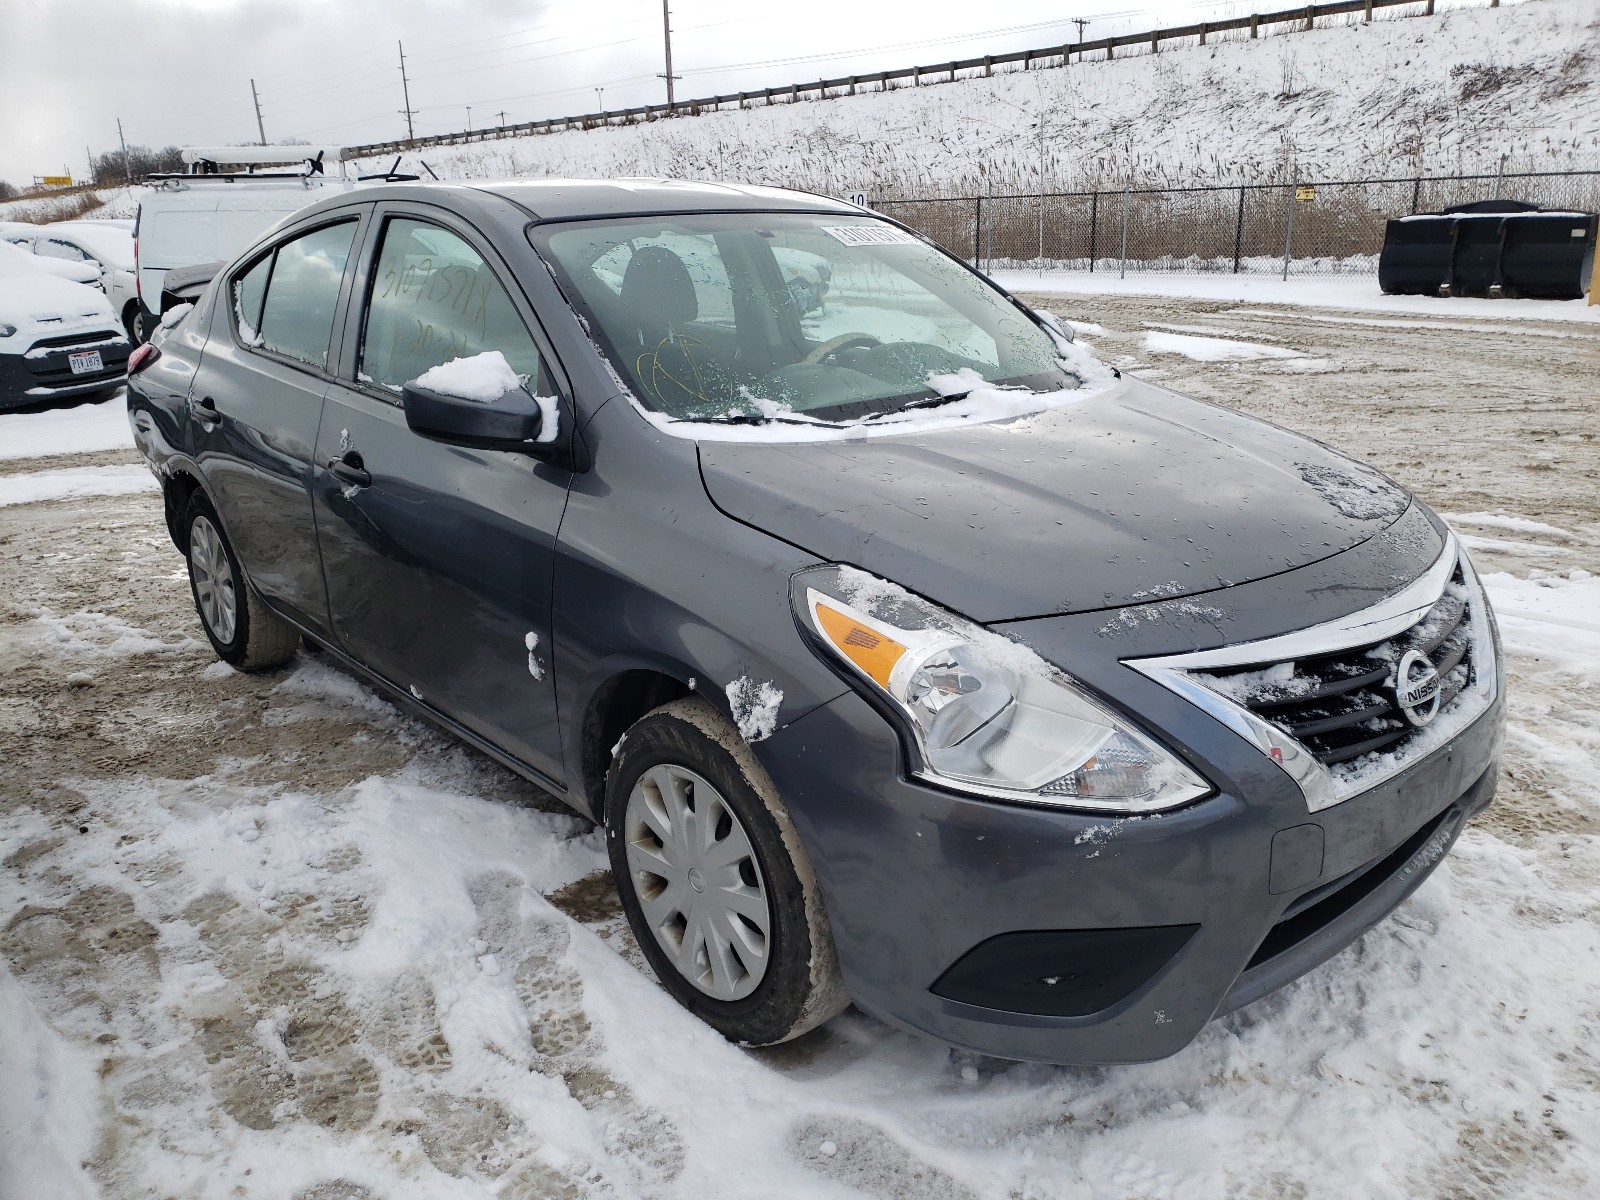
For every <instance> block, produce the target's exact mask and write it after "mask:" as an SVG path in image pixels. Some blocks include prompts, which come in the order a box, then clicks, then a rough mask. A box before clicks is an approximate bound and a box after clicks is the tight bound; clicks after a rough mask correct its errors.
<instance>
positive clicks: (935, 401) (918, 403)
mask: <svg viewBox="0 0 1600 1200" xmlns="http://www.w3.org/2000/svg"><path fill="white" fill-rule="evenodd" d="M970 395H972V392H971V391H970V390H969V391H965V392H952V393H950V394H949V395H948V396H923V397H921V398H919V399H916V400H907V401H906V402H905V403H904V404H902V405H901V406H900V407H899V408H888V409H885V410H884V411H883V412H875V413H868V414H867V415H866V416H864V417H862V418H861V419H862V420H863V421H877V420H879V419H881V418H883V417H892V416H894V415H896V414H897V413H903V412H910V411H911V410H912V409H914V408H938V407H939V406H940V405H944V404H954V403H955V402H956V401H957V400H965V399H966V398H967V397H968V396H970Z"/></svg>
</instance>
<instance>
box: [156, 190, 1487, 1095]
mask: <svg viewBox="0 0 1600 1200" xmlns="http://www.w3.org/2000/svg"><path fill="white" fill-rule="evenodd" d="M132 371H133V377H132V382H131V384H130V394H129V410H130V419H131V421H132V424H133V428H134V433H135V436H136V438H137V441H138V444H139V447H140V448H141V450H142V451H143V452H144V454H145V455H146V456H147V457H148V458H149V460H150V462H151V463H152V465H153V466H154V468H155V471H156V473H157V475H158V476H159V477H160V479H161V482H162V488H163V492H164V495H165V503H166V516H167V522H168V525H169V527H170V529H171V533H172V538H173V541H174V542H175V543H176V544H177V546H178V549H179V550H181V551H182V552H183V553H184V554H185V555H186V556H187V558H188V563H189V575H190V579H191V581H192V584H193V593H194V600H195V606H196V608H197V609H198V611H199V616H200V619H201V622H202V624H203V626H204V629H205V632H206V635H207V636H208V637H209V639H210V641H211V643H212V645H213V646H214V647H215V649H216V652H217V653H218V655H220V656H221V658H222V659H224V660H225V661H227V662H229V663H232V664H234V665H235V666H237V667H239V668H240V669H243V670H267V669H270V668H273V667H277V666H279V665H280V664H282V663H284V662H285V661H286V660H288V659H289V658H290V657H291V656H292V655H293V654H294V653H295V650H296V647H297V646H298V644H299V643H300V640H301V639H302V638H306V639H309V640H310V641H311V642H313V643H315V644H316V645H317V646H319V647H321V648H322V650H323V651H324V652H325V653H326V654H327V655H329V656H331V657H332V658H334V659H336V660H338V661H339V662H340V663H342V664H343V665H344V666H345V667H347V668H348V669H349V670H350V671H352V672H354V673H355V674H357V675H359V676H360V677H362V678H364V679H366V680H368V681H369V682H370V683H371V684H372V685H373V686H374V687H376V688H379V689H381V690H382V691H383V692H385V693H387V694H388V695H390V696H392V697H393V698H394V699H395V700H396V701H397V702H398V703H399V704H401V705H403V706H405V707H406V708H407V709H409V710H411V711H414V712H417V713H420V714H422V715H425V716H426V717H428V718H430V719H431V720H433V721H435V722H437V723H438V724H440V725H442V726H443V727H445V728H446V729H448V730H450V731H452V732H454V733H455V734H456V735H458V736H459V737H460V738H462V739H463V740H465V741H467V742H469V743H470V744H472V745H474V746H476V747H478V748H479V749H481V750H483V751H484V752H485V753H487V754H489V755H492V756H493V757H494V758H496V759H498V760H499V761H501V762H502V763H504V764H505V765H506V766H508V767H509V768H511V769H512V770H514V771H516V772H518V773H520V774H522V775H524V776H526V777H527V778H529V779H531V780H533V781H535V782H536V783H538V784H539V785H541V786H542V787H544V788H547V789H549V790H550V791H551V792H552V793H554V794H555V795H557V796H560V797H562V798H564V799H565V801H566V802H567V803H568V804H570V805H571V806H572V807H573V808H574V809H576V810H578V811H579V812H580V813H583V814H584V815H586V816H588V817H590V818H592V819H593V820H595V821H596V822H599V823H600V824H601V825H602V826H603V827H604V829H605V833H606V839H607V842H608V845H609V847H610V858H611V865H612V868H613V873H614V875H615V879H616V884H617V888H618V891H619V892H620V894H621V898H622V903H623V906H624V908H625V910H626V912H627V916H628V920H629V922H630V923H631V925H632V928H633V931H634V933H635V934H636V935H637V937H638V940H639V944H640V945H641V946H642V947H643V950H644V954H645V956H646V958H647V959H648V960H649V962H650V965H651V966H652V968H653V969H654V971H655V972H656V974H657V975H658V976H659V977H660V979H661V982H662V984H663V985H664V986H665V988H666V990H667V991H668V992H670V993H671V994H672V995H673V996H674V997H675V998H677V999H678V1000H679V1001H680V1002H681V1003H682V1004H684V1005H685V1006H686V1007H688V1008H689V1009H690V1010H692V1011H693V1012H695V1013H696V1014H698V1015H699V1016H700V1017H701V1018H702V1019H704V1020H705V1021H706V1022H707V1023H709V1024H710V1025H712V1026H714V1027H715V1028H716V1029H718V1030H720V1031H721V1032H722V1033H724V1034H725V1035H726V1036H728V1037H730V1038H733V1039H736V1040H738V1041H741V1042H746V1043H752V1044H762V1043H772V1042H779V1041H782V1040H784V1039H787V1038H792V1037H794V1036H796V1035H797V1034H799V1033H801V1032H803V1031H805V1030H807V1029H809V1028H812V1027H813V1026H815V1025H817V1024H818V1023H820V1022H822V1021H825V1020H826V1019H828V1018H829V1017H831V1016H833V1015H834V1014H836V1013H838V1012H839V1011H840V1010H841V1009H843V1008H844V1007H845V1006H846V1005H847V1004H848V1003H851V1002H854V1003H855V1004H856V1005H857V1006H859V1007H860V1008H861V1009H863V1010H864V1011H866V1012H868V1013H871V1014H873V1015H875V1016H877V1017H879V1018H881V1019H882V1020H884V1021H886V1022H889V1023H891V1024H893V1025H896V1026H899V1027H902V1028H905V1029H909V1030H915V1031H919V1032H921V1033H925V1034H929V1035H932V1036H933V1037H936V1038H940V1039H943V1040H944V1041H945V1042H947V1043H950V1044H953V1045H957V1046H961V1047H966V1048H969V1049H972V1050H975V1051H980V1052H982V1053H985V1054H990V1055H996V1056H1000V1057H1005V1058H1016V1059H1034V1060H1041V1061H1047V1062H1056V1063H1114V1062H1131V1061H1139V1060H1147V1059H1154V1058H1159V1057H1161V1056H1163V1055H1169V1054H1172V1053H1174V1052H1175V1051H1177V1050H1179V1049H1181V1048H1182V1047H1183V1046H1184V1045H1185V1044H1187V1043H1188V1042H1189V1041H1190V1039H1192V1038H1193V1037H1194V1036H1195V1034H1196V1033H1197V1032H1198V1031H1199V1030H1200V1029H1201V1027H1202V1026H1204V1025H1205V1023H1206V1022H1207V1021H1209V1020H1210V1019H1211V1018H1212V1017H1214V1016H1216V1015H1217V1014H1219V1013H1224V1012H1228V1011H1230V1010H1233V1009H1237V1008H1239V1007H1240V1006H1241V1005H1245V1004H1248V1003H1250V1002H1251V1001H1253V1000H1255V999H1257V998H1259V997H1261V996H1263V995H1265V994H1266V993H1268V992H1270V991H1272V990H1273V989H1275V988H1278V987H1280V986H1281V985H1283V984H1285V983H1287V982H1288V981H1290V980H1292V979H1294V978H1295V977H1297V976H1299V975H1301V974H1302V973H1304V972H1305V971H1307V970H1309V969H1310V968H1312V967H1314V966H1316V965H1317V964H1319V963H1322V962H1324V961H1326V960H1327V959H1329V958H1332V957H1333V956H1334V955H1336V954H1337V953H1338V952H1339V950H1340V949H1342V948H1343V947H1345V946H1347V945H1348V944H1349V943H1350V942H1351V941H1352V940H1354V939H1355V938H1357V937H1358V936H1359V935H1360V934H1361V933H1362V932H1363V931H1364V930H1366V929H1368V928H1369V927H1371V926H1372V925H1373V924H1374V923H1376V922H1378V921H1380V920H1381V919H1382V918H1383V917H1384V916H1385V915H1386V914H1387V913H1389V912H1390V911H1391V910H1393V909H1394V908H1395V906H1396V905H1398V904H1399V903H1400V902H1401V901H1402V900H1403V899H1404V898H1405V897H1406V896H1407V895H1408V894H1410V893H1411V891H1412V890H1413V889H1415V888H1416V887H1417V886H1418V884H1420V883H1421V882H1422V881H1423V879H1425V878H1426V877H1427V876H1428V874H1429V872H1431V871H1432V870H1433V869H1434V868H1435V867H1436V866H1437V864H1438V863H1439V861H1440V859H1441V858H1442V857H1443V856H1444V854H1445V853H1446V852H1447V851H1448V850H1449V849H1450V847H1451V845H1452V843H1453V842H1454V840H1455V838H1456V837H1457V835H1458V834H1459V833H1460V831H1461V829H1462V826H1463V824H1464V823H1465V822H1466V821H1467V820H1468V818H1470V817H1471V816H1472V815H1473V814H1474V813H1475V812H1477V811H1478V810H1479V809H1481V808H1483V806H1485V805H1486V804H1488V803H1489V801H1490V798H1491V796H1492V795H1493V793H1494V789H1495V778H1496V770H1497V765H1498V761H1499V756H1500V750H1501V741H1502V727H1503V722H1504V715H1503V706H1504V701H1503V686H1504V685H1503V681H1502V678H1501V668H1500V665H1499V652H1498V646H1497V634H1496V631H1495V624H1494V618H1493V615H1492V614H1491V612H1490V609H1489V605H1488V602H1487V601H1486V600H1485V597H1484V593H1483V589H1482V587H1481V586H1480V585H1479V582H1478V579H1477V577H1476V576H1475V575H1474V573H1473V568H1472V564H1471V563H1470V562H1469V561H1468V558H1467V555H1466V554H1465V553H1464V552H1463V550H1462V548H1461V546H1460V545H1459V544H1458V543H1457V541H1456V539H1455V538H1453V537H1452V536H1451V534H1450V532H1449V530H1448V529H1447V528H1446V527H1445V526H1444V524H1443V523H1441V522H1440V520H1439V519H1438V517H1437V516H1435V515H1434V514H1433V513H1432V512H1430V511H1429V510H1428V509H1427V507H1426V506H1424V505H1423V504H1421V503H1420V502H1418V501H1417V500H1415V499H1414V498H1412V497H1411V496H1410V495H1408V494H1407V493H1406V492H1405V491H1403V490H1402V489H1401V488H1400V487H1398V486H1396V485H1395V484H1394V483H1392V482H1390V481H1389V480H1388V479H1386V478H1385V477H1383V476H1382V475H1380V474H1378V473H1377V472H1375V471H1373V470H1372V469H1371V468H1369V467H1366V466H1363V465H1360V464H1359V463H1356V462H1353V461H1351V460H1350V459H1348V458H1345V457H1343V456H1341V455H1339V454H1337V453H1335V452H1333V451H1332V450H1329V449H1328V448H1326V447H1324V446H1322V445H1319V444H1318V443H1316V442H1312V441H1309V440H1307V439H1305V438H1303V437H1299V436H1297V435H1295V434H1292V433H1289V432H1287V431H1285V430H1282V429H1279V428H1276V427H1274V426H1272V425H1268V424H1264V423H1262V422H1260V421H1255V420H1250V419H1247V418H1245V417H1242V416H1239V415H1238V414H1236V413H1233V412H1230V411H1227V410H1225V409H1221V408H1216V407H1213V406H1211V405H1207V404H1201V403H1198V402H1196V401H1193V400H1188V399H1185V398H1183V397H1181V396H1177V395H1174V394H1173V393H1171V392H1168V391H1165V390H1163V389H1161V388H1159V387H1156V386H1153V385H1151V384H1147V383H1142V382H1139V381H1137V380H1134V379H1130V378H1126V377H1119V376H1118V374H1117V373H1116V372H1115V371H1112V370H1110V369H1109V368H1107V367H1105V366H1103V365H1102V364H1100V363H1099V362H1097V361H1096V360H1095V359H1094V358H1093V356H1092V355H1090V354H1089V353H1087V352H1086V351H1085V350H1084V349H1083V348H1082V347H1080V346H1079V345H1077V344H1076V343H1074V342H1073V341H1072V340H1071V338H1070V336H1069V335H1068V334H1067V333H1065V332H1064V331H1063V330H1062V329H1061V328H1060V327H1059V326H1058V325H1057V324H1056V323H1055V322H1054V321H1053V320H1052V319H1050V318H1048V317H1046V316H1043V315H1041V314H1038V313H1035V312H1032V311H1030V310H1029V309H1028V308H1026V307H1024V306H1023V305H1021V304H1019V303H1018V302H1017V301H1015V300H1013V299H1012V298H1011V297H1010V296H1008V295H1007V294H1006V293H1005V292H1003V291H1001V290H1000V289H998V288H996V287H995V286H994V285H993V284H991V283H990V282H989V281H988V280H986V279H985V278H983V277H982V276H980V275H978V274H976V273H975V272H973V271H972V270H970V269H968V268H967V267H966V266H965V265H964V264H963V263H961V262H960V261H958V260H956V259H954V258H952V257H950V256H949V255H947V254H945V253H944V252H943V251H941V250H939V249H938V248H936V247H935V246H933V245H932V244H930V243H929V242H928V241H926V240H925V239H923V238H922V237H920V236H919V235H917V234H915V233H913V232H912V231H910V230H908V229H906V228H905V227H903V226H900V225H897V224H896V223H894V222H892V221H888V220H884V219H882V218H880V217H878V216H876V215H874V214H872V213H870V212H867V211H864V210H862V209H859V208H854V207H851V206H849V205H845V204H841V203H838V202H835V201H832V200H827V199H823V198H820V197H817V196H811V195H804V194H800V193H795V192H786V191H779V190H773V189H764V188H754V187H734V186H721V185H714V184H690V183H676V182H669V181H629V180H622V181H613V182H555V181H550V182H537V183H505V184H492V185H491V184H484V185H479V186H468V185H464V184H459V185H458V184H428V185H422V184H397V185H387V186H378V187H374V188H372V189H370V190H365V191H363V192H361V193H360V194H359V195H358V196H349V195H346V196H340V197H336V198H333V199H330V200H327V201H324V202H322V203H318V204H315V205H312V206H311V207H309V208H306V209H304V210H302V211H300V212H298V213H296V214H294V215H293V216H291V217H290V218H288V219H286V220H285V221H284V222H283V223H281V224H279V225H278V226H277V227H276V228H275V229H273V230H271V231H270V232H268V233H267V234H265V235H264V236H263V237H262V238H261V239H260V240H259V241H258V242H257V243H256V244H255V245H253V246H252V247H251V248H250V249H249V250H247V251H246V252H245V253H244V254H243V255H242V256H241V257H239V258H238V259H237V260H235V261H234V262H233V263H232V264H230V265H229V266H228V267H227V268H226V269H224V270H223V271H221V272H220V273H219V274H218V275H217V276H216V278H215V279H214V280H213V281H212V283H211V284H210V285H209V287H208V289H207V291H206V293H205V294H204V295H203V296H202V297H201V299H200V301H199V303H198V304H197V305H196V306H195V307H194V309H193V310H192V311H190V312H189V313H188V314H187V315H186V316H184V318H183V319H182V320H181V321H179V322H177V323H176V324H175V325H174V326H173V327H172V328H170V329H164V330H162V331H160V332H158V334H157V336H156V338H155V340H154V342H153V344H152V345H150V346H148V347H144V348H141V349H140V350H138V351H137V352H136V354H135V357H134V359H133V362H132ZM1343 969H1346V970H1355V969H1357V967H1356V965H1355V964H1353V963H1347V964H1346V965H1345V966H1344V968H1343Z"/></svg>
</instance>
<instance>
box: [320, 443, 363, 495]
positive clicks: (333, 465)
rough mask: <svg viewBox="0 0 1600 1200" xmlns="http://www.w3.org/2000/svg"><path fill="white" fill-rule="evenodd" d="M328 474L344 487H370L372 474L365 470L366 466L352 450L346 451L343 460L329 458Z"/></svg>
mask: <svg viewBox="0 0 1600 1200" xmlns="http://www.w3.org/2000/svg"><path fill="white" fill-rule="evenodd" d="M328 473H329V474H330V475H332V476H333V477H334V478H335V479H337V480H338V481H339V482H340V483H342V484H344V485H345V486H346V487H353V488H364V487H371V486H372V472H371V471H369V470H367V467H366V464H365V463H363V462H362V461H361V455H359V454H357V453H356V452H355V451H354V450H346V451H345V453H344V457H343V458H330V459H329V460H328Z"/></svg>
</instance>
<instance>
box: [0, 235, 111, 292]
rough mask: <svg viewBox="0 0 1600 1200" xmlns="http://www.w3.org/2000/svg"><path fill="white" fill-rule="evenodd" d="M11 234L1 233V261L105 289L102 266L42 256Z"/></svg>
mask: <svg viewBox="0 0 1600 1200" xmlns="http://www.w3.org/2000/svg"><path fill="white" fill-rule="evenodd" d="M20 240H21V239H18V240H17V241H13V240H12V237H11V236H9V235H0V262H5V263H9V264H11V265H12V266H15V267H17V268H18V269H21V268H24V267H26V268H28V269H31V270H34V271H42V272H44V273H45V274H46V275H54V276H55V277H56V278H57V279H65V280H66V281H67V282H68V283H82V284H87V285H88V286H89V287H92V288H96V289H98V290H100V291H104V290H105V288H104V287H102V286H101V284H100V268H99V267H97V266H95V265H94V264H93V263H87V262H84V261H82V260H81V259H80V260H78V261H76V262H74V261H71V260H69V259H65V258H41V257H40V256H39V255H37V254H35V253H33V251H32V249H31V247H30V246H29V245H19V244H18V241H20Z"/></svg>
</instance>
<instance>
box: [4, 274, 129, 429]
mask: <svg viewBox="0 0 1600 1200" xmlns="http://www.w3.org/2000/svg"><path fill="white" fill-rule="evenodd" d="M0 251H3V253H0V409H6V408H17V407H20V406H23V405H28V404H38V403H40V402H41V401H44V400H51V399H55V398H57V397H62V396H81V395H87V394H89V393H94V392H109V391H111V390H113V389H115V388H117V387H119V386H121V384H122V382H123V380H124V379H126V377H127V370H128V352H129V351H130V350H131V349H132V347H131V346H130V345H129V343H128V338H127V335H126V334H125V333H124V332H123V331H122V327H121V323H120V322H119V321H118V320H117V315H116V313H114V312H113V311H112V309H111V302H110V301H108V300H107V299H106V297H105V295H104V293H102V292H101V291H99V290H98V289H97V288H93V287H88V286H85V285H84V284H81V283H71V282H69V281H67V280H65V279H60V278H57V277H56V276H55V275H53V274H51V273H50V272H49V271H48V270H42V269H40V267H39V266H37V265H35V264H37V263H44V262H48V261H50V260H47V259H38V258H36V257H35V256H34V255H31V254H26V253H24V252H22V251H20V250H17V249H16V248H15V247H13V246H0Z"/></svg>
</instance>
